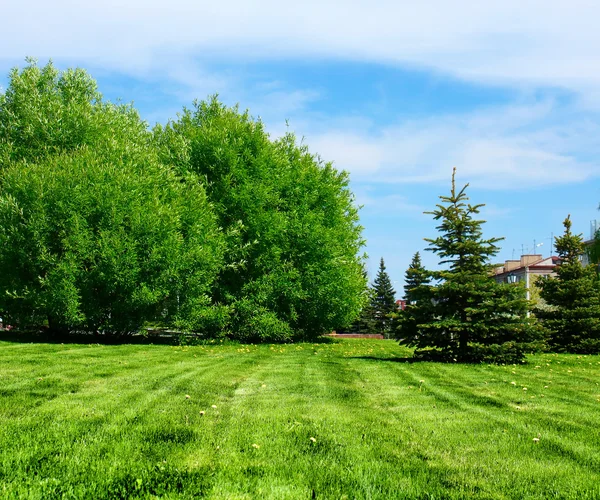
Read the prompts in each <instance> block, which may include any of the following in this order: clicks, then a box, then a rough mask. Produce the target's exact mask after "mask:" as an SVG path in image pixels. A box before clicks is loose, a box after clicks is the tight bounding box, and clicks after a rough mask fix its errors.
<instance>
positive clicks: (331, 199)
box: [154, 98, 365, 340]
mask: <svg viewBox="0 0 600 500" xmlns="http://www.w3.org/2000/svg"><path fill="white" fill-rule="evenodd" d="M154 136H155V143H156V144H157V145H158V147H159V149H160V155H161V156H160V157H161V158H162V160H163V161H165V162H167V163H168V164H170V165H172V166H173V168H175V169H176V170H177V171H179V172H182V173H183V172H192V173H194V174H195V175H197V176H198V178H199V180H200V181H201V182H204V183H206V185H207V194H208V196H209V198H210V200H211V202H212V203H213V205H214V208H215V211H216V214H217V217H218V220H219V224H220V226H221V227H222V228H223V230H224V231H225V233H226V235H227V236H226V239H227V252H226V257H225V258H226V266H225V267H224V269H223V271H222V272H221V274H220V276H219V280H218V285H217V287H216V291H215V295H214V299H215V301H217V302H219V303H222V304H227V305H231V306H232V309H231V310H232V314H233V316H232V318H231V324H232V325H233V327H232V329H231V332H232V335H234V336H240V338H262V339H263V340H265V339H267V338H268V339H271V340H285V339H289V338H291V337H294V338H300V337H305V338H314V337H316V336H318V335H321V334H322V333H325V332H327V331H331V330H332V329H334V328H335V327H337V326H338V325H344V324H349V323H350V322H351V321H352V320H353V319H354V317H356V315H357V313H358V311H359V309H360V307H361V305H362V292H363V290H364V286H365V283H364V278H363V274H362V259H361V258H360V257H359V253H360V249H361V247H362V246H363V240H362V237H361V230H362V228H361V227H360V226H359V225H358V213H357V209H356V207H355V206H354V198H353V195H352V193H351V192H350V191H349V189H348V176H347V175H346V173H344V172H342V173H340V172H337V171H336V170H335V169H334V168H333V167H332V166H331V165H330V164H328V163H322V162H321V161H320V160H319V159H318V158H317V157H315V156H313V155H311V154H310V153H309V152H308V149H307V148H306V147H305V146H304V145H298V144H297V142H296V140H295V138H294V136H293V135H291V134H288V135H286V136H284V137H283V138H281V139H279V140H277V141H272V140H270V138H269V136H268V134H267V133H266V132H265V131H264V128H263V125H262V123H261V122H260V121H255V120H253V119H252V118H251V117H250V116H249V115H248V113H247V112H246V113H240V112H239V111H238V109H237V108H228V107H225V106H223V105H222V104H220V103H219V102H218V100H217V99H216V98H213V99H212V100H210V101H208V102H196V103H195V104H194V108H193V110H184V112H183V113H182V115H181V116H180V118H179V119H178V120H177V121H176V122H173V123H170V124H169V125H168V126H166V127H157V128H156V129H155V130H154ZM261 316H264V317H263V318H262V319H261V318H260V317H261ZM253 332H254V333H253ZM267 332H270V333H267Z"/></svg>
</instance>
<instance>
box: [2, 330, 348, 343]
mask: <svg viewBox="0 0 600 500" xmlns="http://www.w3.org/2000/svg"><path fill="white" fill-rule="evenodd" d="M0 341H5V342H15V343H22V344H106V345H126V344H134V345H224V344H257V343H260V342H256V341H254V342H253V341H252V340H247V341H240V340H235V339H227V338H220V339H219V338H217V339H214V338H205V337H201V336H197V335H194V334H179V333H177V332H165V331H151V332H149V333H148V334H143V333H135V334H131V335H106V334H95V333H87V332H76V333H60V334H59V333H53V332H50V331H48V330H16V329H15V330H0ZM264 343H265V344H289V343H290V342H264ZM292 343H309V344H336V343H339V340H336V339H333V338H331V337H324V336H323V337H318V338H316V339H295V340H294V341H293V342H292Z"/></svg>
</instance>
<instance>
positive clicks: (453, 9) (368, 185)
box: [0, 0, 600, 291]
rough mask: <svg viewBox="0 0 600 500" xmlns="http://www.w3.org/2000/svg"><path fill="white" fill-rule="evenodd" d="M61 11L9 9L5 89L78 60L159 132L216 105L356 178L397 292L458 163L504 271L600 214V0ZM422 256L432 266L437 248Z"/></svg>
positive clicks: (373, 262)
mask: <svg viewBox="0 0 600 500" xmlns="http://www.w3.org/2000/svg"><path fill="white" fill-rule="evenodd" d="M490 3H492V2H477V3H475V2H472V1H467V0H455V1H454V2H443V1H441V0H438V1H430V2H421V4H422V5H414V4H415V2H397V1H395V2H387V1H379V2H354V1H351V0H346V1H343V2H341V1H340V2H338V1H330V2H322V1H321V2H317V1H313V0H307V1H305V2H302V3H298V4H288V5H285V4H284V3H282V2H274V1H267V2H264V1H263V2H239V1H222V2H219V3H218V4H217V5H215V4H214V2H212V3H210V4H209V3H207V2H201V1H200V2H199V1H181V0H175V1H171V2H168V3H165V2H156V1H154V0H146V1H144V2H142V1H140V0H130V1H129V2H127V3H126V6H123V4H122V2H117V1H116V0H107V1H105V2H102V3H99V4H96V5H84V4H81V5H76V4H75V3H73V2H71V1H67V0H57V1H55V2H36V1H34V2H31V1H30V2H27V3H22V4H17V3H16V2H13V3H12V5H8V6H7V7H6V6H5V7H3V13H4V16H3V17H4V19H10V20H11V22H10V23H8V24H6V25H4V26H3V29H2V30H0V47H2V50H0V74H1V75H2V77H0V86H2V87H6V84H7V81H6V75H7V73H8V71H9V69H10V68H11V67H13V66H15V65H20V66H22V65H23V64H24V58H25V56H28V55H30V56H33V57H36V58H38V59H39V61H40V62H41V63H44V62H46V61H47V59H48V58H52V59H53V60H54V62H55V64H56V65H57V66H59V67H61V68H66V67H71V66H76V65H77V66H81V67H84V68H86V69H87V70H88V71H89V72H90V73H91V74H92V75H93V76H94V77H95V78H96V79H97V80H98V83H99V87H100V90H101V91H102V93H103V94H104V95H105V97H106V98H108V99H110V100H116V99H119V98H120V99H121V100H123V101H125V102H130V101H133V102H134V104H135V106H136V107H137V108H138V109H139V110H140V112H141V114H142V116H143V117H144V118H145V119H146V120H148V122H149V123H150V124H153V123H155V122H157V121H158V122H165V121H166V120H168V119H169V118H171V117H174V116H175V115H176V113H177V112H178V111H179V110H181V108H182V107H183V106H186V105H187V106H189V105H190V104H191V102H192V101H193V100H194V99H195V98H200V99H203V98H205V97H206V96H208V95H211V94H214V93H218V94H219V95H220V96H221V99H222V100H224V101H225V102H226V103H228V104H235V103H239V104H240V106H241V107H242V108H248V109H250V112H251V113H252V114H253V115H254V116H257V117H258V116H260V117H261V119H262V120H263V121H264V122H265V123H266V125H267V129H268V130H269V132H270V133H271V134H272V135H273V136H278V135H280V134H281V133H283V131H284V130H285V128H286V120H287V122H288V123H289V127H290V128H291V130H293V131H295V132H296V134H297V135H298V136H300V137H303V138H304V140H305V142H306V143H307V144H308V145H309V147H310V148H311V150H312V151H314V152H316V153H319V154H320V155H321V156H322V157H323V159H325V160H328V161H329V160H330V161H333V162H334V164H335V165H336V166H337V167H338V168H340V169H346V170H348V171H349V172H350V174H351V179H352V189H353V191H354V192H355V194H356V197H357V201H358V203H359V204H361V205H363V209H362V212H361V221H362V224H363V226H364V227H365V236H366V238H367V242H368V244H367V249H366V250H367V252H368V254H369V256H370V261H369V270H370V272H371V274H372V275H373V274H374V272H375V271H376V268H377V265H378V262H379V258H380V257H384V259H385V261H386V264H387V267H388V271H389V274H390V276H391V278H392V280H393V281H396V282H397V283H396V286H397V289H398V291H400V288H401V285H402V281H403V276H404V271H405V269H406V267H407V265H408V263H409V262H410V259H411V257H412V255H413V254H414V252H416V251H422V250H423V249H424V248H425V247H426V243H425V242H424V241H423V238H425V237H434V236H435V222H434V221H433V220H432V219H431V217H430V216H428V215H424V214H423V211H425V210H431V209H432V208H433V207H434V205H435V203H436V202H437V196H439V195H440V194H446V193H447V192H448V190H449V183H450V176H451V172H452V167H453V166H456V167H457V170H458V182H459V183H466V182H469V183H470V188H469V191H468V192H469V194H470V196H471V200H472V201H473V202H481V203H486V204H487V206H486V207H485V208H484V209H483V212H482V217H483V218H485V219H486V220H487V221H488V223H487V224H486V226H485V234H486V235H487V236H504V237H505V238H506V239H505V241H504V242H503V243H502V251H501V252H500V254H499V255H498V258H497V260H498V261H501V260H504V259H509V258H512V257H515V258H518V256H519V255H520V253H521V249H522V248H523V249H524V250H525V252H531V251H532V250H533V247H534V244H535V245H540V244H542V245H541V246H538V248H537V250H538V252H541V253H542V254H543V255H549V254H550V250H551V244H550V237H551V234H552V233H554V235H556V234H560V233H561V232H562V221H563V219H564V218H565V217H566V215H567V214H569V213H570V214H571V218H572V220H573V226H574V229H575V230H576V231H578V232H581V233H584V235H585V236H586V237H588V234H589V226H590V221H591V220H594V219H599V220H600V212H598V210H597V208H598V204H599V203H600V182H599V181H600V55H599V54H600V32H599V31H598V30H597V27H596V21H597V19H598V18H599V17H600V5H597V4H598V2H592V1H584V0H574V1H571V2H568V4H567V3H566V2H559V1H553V0H547V1H544V2H541V1H537V0H531V1H529V2H522V1H513V0H506V1H504V2H502V3H500V2H497V3H498V5H487V4H490ZM424 261H425V263H426V264H427V265H428V266H432V267H433V266H435V263H436V258H435V256H433V255H431V254H430V253H429V252H427V253H426V254H425V255H424Z"/></svg>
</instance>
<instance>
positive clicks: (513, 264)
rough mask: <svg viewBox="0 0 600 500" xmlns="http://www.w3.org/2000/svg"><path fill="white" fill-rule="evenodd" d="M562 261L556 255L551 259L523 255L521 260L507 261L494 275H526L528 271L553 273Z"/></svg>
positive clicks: (497, 268) (495, 270)
mask: <svg viewBox="0 0 600 500" xmlns="http://www.w3.org/2000/svg"><path fill="white" fill-rule="evenodd" d="M559 261H560V259H559V258H558V257H556V256H555V255H552V256H551V257H545V258H544V257H542V256H541V255H522V256H521V258H520V259H519V260H507V261H506V262H505V263H504V265H503V266H498V267H496V268H495V269H494V274H495V275H496V276H500V275H503V274H510V273H516V274H520V273H524V272H525V271H526V269H528V270H529V271H530V272H532V271H533V272H535V271H552V270H553V269H554V268H555V267H556V265H557V264H558V263H559Z"/></svg>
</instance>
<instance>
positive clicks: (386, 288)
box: [371, 257, 397, 335]
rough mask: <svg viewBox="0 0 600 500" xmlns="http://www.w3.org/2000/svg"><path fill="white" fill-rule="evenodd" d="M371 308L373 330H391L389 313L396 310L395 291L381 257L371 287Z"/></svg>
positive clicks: (384, 332)
mask: <svg viewBox="0 0 600 500" xmlns="http://www.w3.org/2000/svg"><path fill="white" fill-rule="evenodd" d="M371 288H372V290H373V294H372V296H371V309H372V311H373V314H374V317H375V325H374V326H375V330H376V331H377V332H381V333H383V334H385V335H387V334H389V333H390V332H391V324H392V318H391V315H392V314H393V313H395V312H396V308H397V306H396V291H395V290H394V287H393V286H392V282H391V280H390V277H389V275H388V273H387V271H386V270H385V263H384V261H383V257H382V258H381V261H380V262H379V270H378V271H377V276H376V277H375V281H374V282H373V286H372V287H371Z"/></svg>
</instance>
